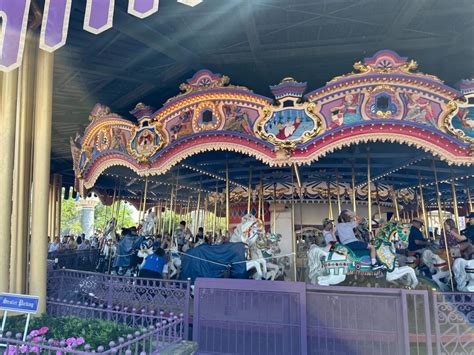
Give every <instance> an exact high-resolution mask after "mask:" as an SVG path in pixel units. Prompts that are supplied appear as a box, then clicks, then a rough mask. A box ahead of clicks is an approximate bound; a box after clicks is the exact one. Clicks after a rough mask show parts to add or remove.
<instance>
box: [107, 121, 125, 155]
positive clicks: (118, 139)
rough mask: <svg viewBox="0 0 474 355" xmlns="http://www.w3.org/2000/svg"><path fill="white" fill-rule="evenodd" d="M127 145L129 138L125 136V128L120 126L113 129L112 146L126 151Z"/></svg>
mask: <svg viewBox="0 0 474 355" xmlns="http://www.w3.org/2000/svg"><path fill="white" fill-rule="evenodd" d="M126 146H127V139H126V138H125V134H124V132H123V130H122V129H120V128H118V127H115V128H113V129H112V144H111V146H110V148H111V149H116V150H120V151H122V152H124V151H125V147H126Z"/></svg>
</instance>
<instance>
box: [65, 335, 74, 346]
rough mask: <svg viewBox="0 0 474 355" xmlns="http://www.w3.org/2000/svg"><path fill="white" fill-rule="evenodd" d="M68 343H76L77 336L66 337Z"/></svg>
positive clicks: (70, 344)
mask: <svg viewBox="0 0 474 355" xmlns="http://www.w3.org/2000/svg"><path fill="white" fill-rule="evenodd" d="M66 344H67V345H69V346H72V345H74V344H76V338H74V337H71V338H67V339H66Z"/></svg>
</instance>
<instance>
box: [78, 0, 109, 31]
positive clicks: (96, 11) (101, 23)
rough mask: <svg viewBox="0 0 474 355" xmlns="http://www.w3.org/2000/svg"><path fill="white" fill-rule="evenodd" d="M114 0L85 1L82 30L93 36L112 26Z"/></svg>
mask: <svg viewBox="0 0 474 355" xmlns="http://www.w3.org/2000/svg"><path fill="white" fill-rule="evenodd" d="M114 7H115V0H87V3H86V14H85V15H84V30H86V31H88V32H90V33H93V34H95V35H97V34H99V33H102V32H104V31H106V30H108V29H109V28H111V27H112V26H113V19H114Z"/></svg>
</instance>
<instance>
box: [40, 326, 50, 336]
mask: <svg viewBox="0 0 474 355" xmlns="http://www.w3.org/2000/svg"><path fill="white" fill-rule="evenodd" d="M48 330H49V328H48V327H41V328H40V329H39V330H38V334H44V333H46V332H47V331H48Z"/></svg>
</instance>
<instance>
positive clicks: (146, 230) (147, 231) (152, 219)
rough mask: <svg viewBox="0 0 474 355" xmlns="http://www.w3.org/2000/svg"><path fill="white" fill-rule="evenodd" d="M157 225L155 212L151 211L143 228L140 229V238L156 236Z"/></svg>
mask: <svg viewBox="0 0 474 355" xmlns="http://www.w3.org/2000/svg"><path fill="white" fill-rule="evenodd" d="M155 224H156V216H155V212H153V211H150V212H148V214H147V215H146V217H145V219H144V220H143V223H142V228H141V229H140V236H143V237H149V236H152V235H153V234H154V230H155Z"/></svg>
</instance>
